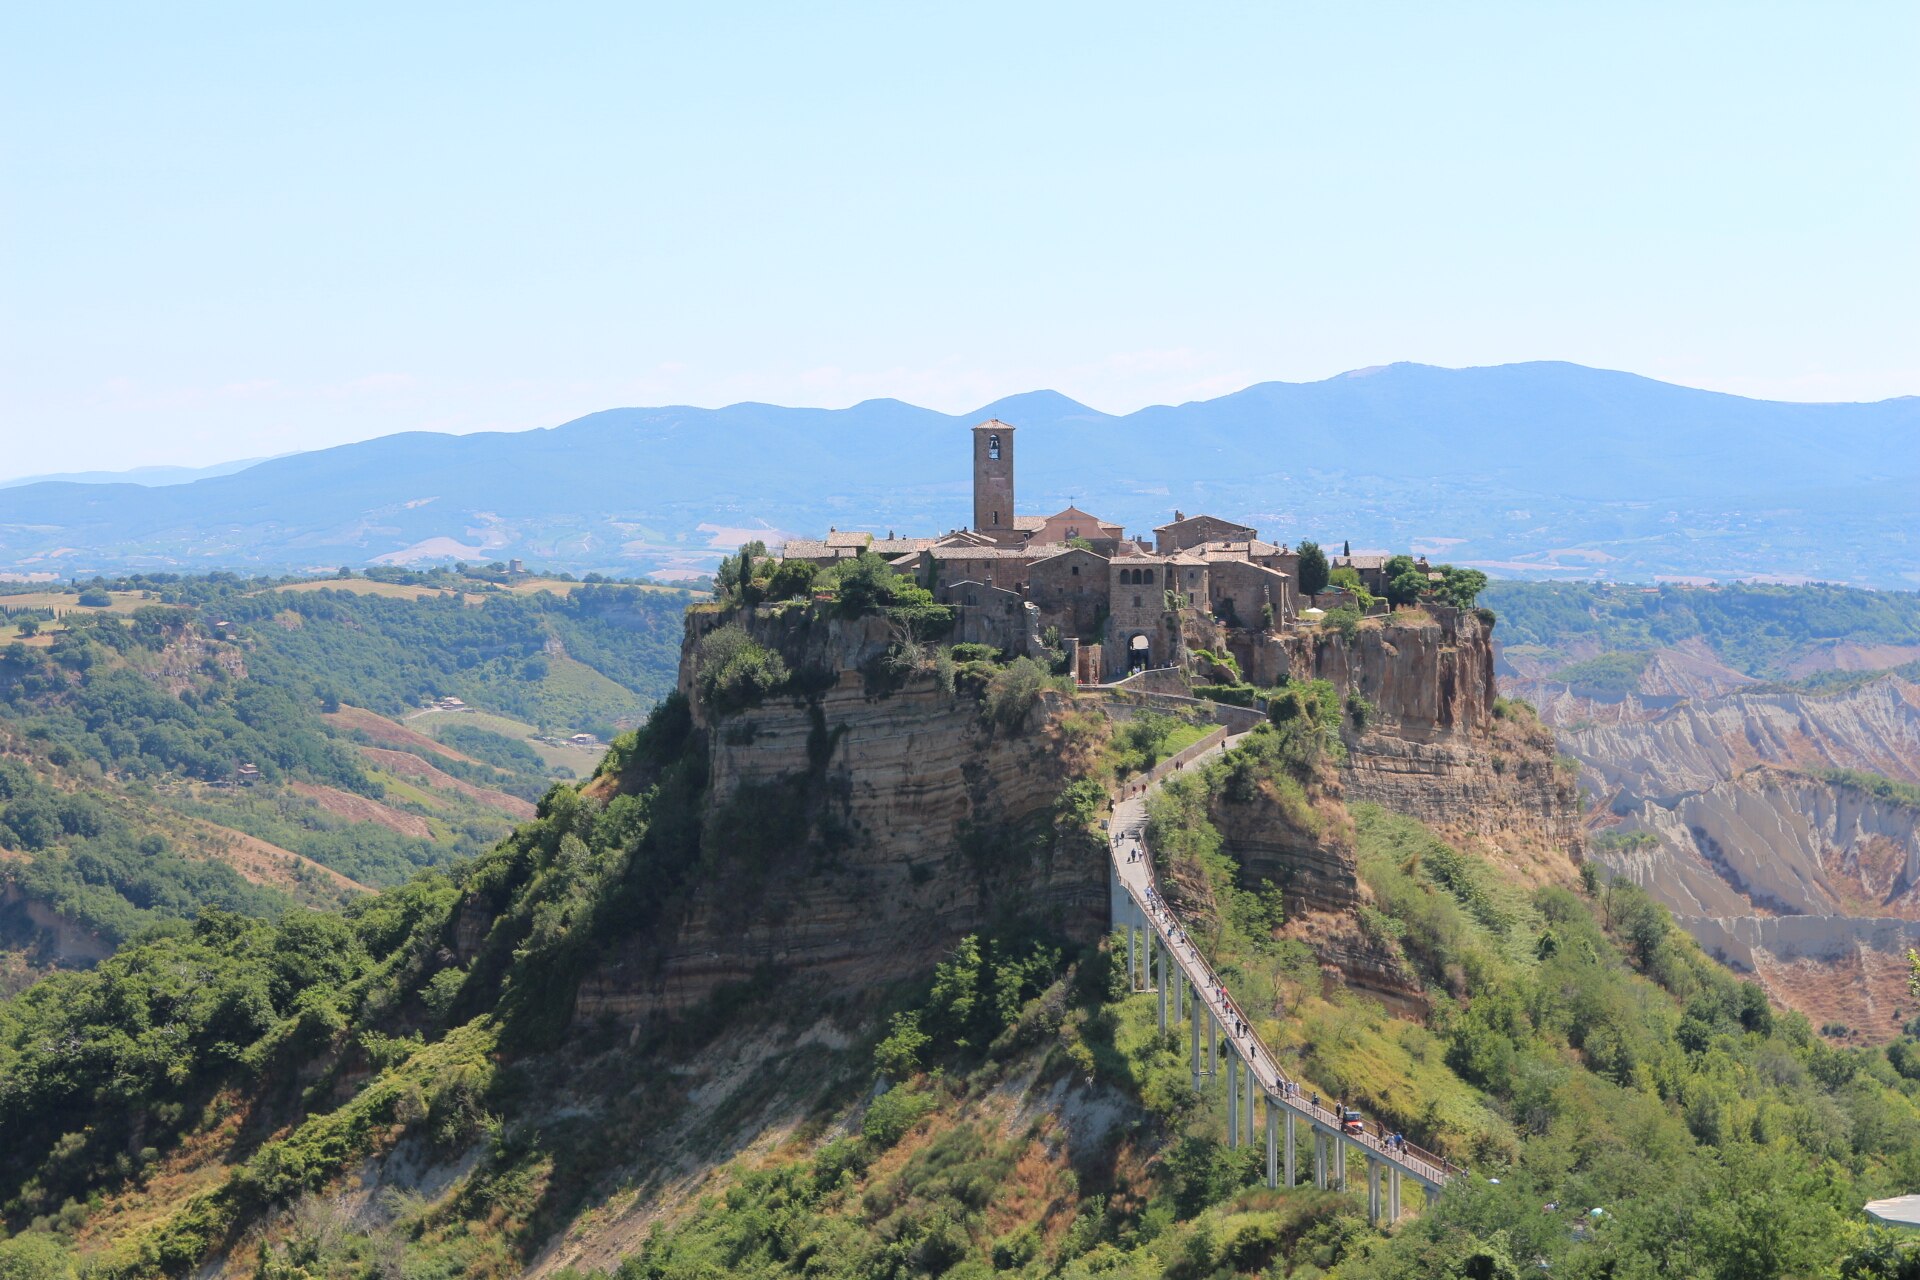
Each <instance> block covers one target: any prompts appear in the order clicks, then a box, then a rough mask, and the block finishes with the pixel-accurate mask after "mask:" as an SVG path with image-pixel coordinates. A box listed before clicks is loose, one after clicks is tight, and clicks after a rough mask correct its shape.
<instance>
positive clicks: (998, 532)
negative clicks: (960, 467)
mask: <svg viewBox="0 0 1920 1280" xmlns="http://www.w3.org/2000/svg"><path fill="white" fill-rule="evenodd" d="M973 527H974V530H975V532H978V533H985V534H991V535H993V536H994V537H1003V536H1009V535H1011V534H1012V533H1013V428H1012V427H1011V426H1009V425H1007V424H1006V423H1004V422H1002V421H1000V419H998V418H992V419H989V420H988V421H986V422H983V423H981V424H980V425H979V426H977V427H975V428H974V429H973Z"/></svg>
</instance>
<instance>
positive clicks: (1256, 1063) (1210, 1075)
mask: <svg viewBox="0 0 1920 1280" xmlns="http://www.w3.org/2000/svg"><path fill="white" fill-rule="evenodd" d="M1242 736H1244V735H1243V734H1239V733H1233V734H1230V733H1229V731H1228V730H1227V729H1225V728H1223V729H1218V730H1215V731H1214V732H1213V733H1211V734H1209V735H1208V736H1207V737H1206V738H1203V739H1201V740H1200V741H1199V742H1197V743H1195V744H1193V746H1191V747H1189V748H1187V749H1186V750H1185V751H1182V752H1180V753H1179V754H1178V755H1175V756H1174V757H1172V758H1171V759H1168V760H1166V761H1163V762H1162V763H1161V764H1160V765H1158V766H1156V767H1155V768H1154V770H1153V771H1152V772H1151V773H1149V774H1148V775H1147V778H1146V780H1145V781H1144V782H1135V783H1133V784H1131V785H1130V786H1129V788H1128V790H1127V793H1126V794H1125V795H1124V796H1123V797H1122V798H1121V800H1120V801H1119V803H1118V804H1116V805H1115V806H1114V810H1113V818H1112V821H1111V823H1110V824H1109V835H1108V853H1109V856H1110V858H1111V860H1112V868H1113V875H1112V887H1111V894H1110V912H1111V917H1112V924H1113V927H1114V928H1115V929H1124V930H1126V934H1127V980H1128V982H1129V984H1130V985H1131V987H1132V989H1133V990H1134V991H1135V992H1145V993H1150V994H1154V995H1157V997H1158V999H1159V1026H1160V1031H1161V1033H1162V1034H1165V1033H1166V1031H1167V1029H1168V1027H1169V1026H1174V1027H1177V1026H1179V1024H1180V1023H1181V1022H1183V1021H1184V1022H1187V1023H1188V1024H1189V1025H1190V1031H1189V1034H1188V1040H1189V1058H1190V1064H1191V1069H1192V1072H1193V1087H1194V1091H1195V1092H1199V1090H1200V1089H1201V1088H1202V1087H1203V1085H1207V1084H1211V1083H1212V1082H1214V1081H1216V1080H1219V1079H1220V1078H1221V1077H1222V1076H1223V1075H1224V1077H1225V1083H1226V1090H1227V1135H1228V1137H1227V1142H1228V1145H1229V1146H1233V1147H1238V1146H1240V1145H1241V1144H1242V1143H1243V1142H1244V1143H1253V1142H1256V1141H1258V1140H1259V1134H1258V1127H1259V1126H1258V1125H1257V1123H1256V1121H1257V1120H1258V1119H1259V1118H1260V1117H1259V1116H1258V1115H1257V1114H1256V1112H1257V1107H1256V1104H1257V1103H1258V1102H1259V1101H1260V1100H1263V1099H1264V1102H1265V1117H1264V1119H1265V1138H1266V1144H1267V1185H1268V1186H1270V1187H1291V1186H1294V1185H1296V1183H1297V1182H1298V1179H1297V1178H1296V1176H1295V1174H1296V1172H1297V1168H1296V1166H1297V1156H1298V1148H1299V1142H1300V1137H1301V1133H1300V1130H1301V1127H1302V1126H1305V1129H1306V1135H1307V1136H1308V1137H1309V1138H1310V1139H1311V1141H1312V1143H1313V1150H1312V1157H1311V1160H1312V1166H1311V1167H1312V1174H1313V1184H1314V1185H1315V1186H1316V1187H1322V1188H1324V1187H1329V1186H1334V1187H1339V1188H1341V1189H1343V1190H1344V1189H1345V1188H1346V1187H1347V1185H1348V1181H1347V1179H1348V1166H1349V1164H1350V1163H1351V1157H1358V1158H1360V1159H1362V1160H1364V1161H1365V1164H1366V1179H1367V1216H1368V1218H1369V1219H1370V1220H1371V1221H1372V1222H1373V1223H1374V1225H1376V1226H1378V1225H1380V1224H1382V1223H1391V1222H1394V1221H1397V1220H1398V1219H1399V1217H1400V1191H1401V1185H1402V1182H1403V1180H1405V1179H1408V1178H1411V1179H1412V1180H1413V1181H1414V1182H1416V1183H1418V1184H1419V1185H1420V1186H1421V1187H1422V1188H1424V1189H1425V1191H1426V1194H1427V1196H1428V1198H1429V1199H1431V1198H1432V1197H1434V1196H1437V1195H1438V1194H1439V1193H1440V1191H1441V1189H1442V1188H1444V1187H1445V1186H1446V1185H1447V1183H1448V1182H1449V1181H1451V1180H1452V1179H1454V1178H1458V1177H1460V1176H1462V1174H1463V1173H1464V1172H1465V1171H1464V1170H1463V1169H1462V1168H1461V1167H1460V1166H1459V1165H1456V1164H1452V1163H1450V1162H1449V1161H1447V1160H1445V1159H1443V1158H1442V1157H1440V1156H1437V1155H1434V1154H1433V1153H1432V1152H1429V1151H1425V1150H1422V1149H1421V1148H1419V1147H1417V1146H1415V1145H1414V1144H1412V1143H1410V1142H1406V1141H1404V1140H1399V1139H1397V1138H1396V1137H1395V1136H1394V1135H1392V1134H1389V1133H1386V1132H1383V1131H1382V1130H1381V1128H1380V1127H1379V1126H1378V1125H1377V1124H1375V1123H1373V1122H1372V1121H1365V1120H1363V1121H1361V1122H1360V1124H1359V1125H1358V1127H1357V1128H1351V1129H1350V1128H1348V1127H1347V1126H1346V1125H1344V1124H1342V1123H1341V1117H1340V1116H1339V1114H1338V1113H1337V1112H1336V1111H1335V1110H1334V1108H1333V1106H1331V1105H1329V1103H1328V1101H1327V1100H1323V1099H1320V1098H1319V1097H1318V1096H1317V1095H1316V1094H1315V1093H1313V1091H1312V1090H1310V1089H1303V1088H1302V1087H1301V1086H1300V1085H1299V1084H1298V1083H1297V1082H1295V1081H1294V1080H1292V1079H1291V1078H1289V1077H1288V1076H1287V1074H1286V1073H1285V1072H1284V1071H1282V1070H1281V1069H1280V1064H1279V1062H1278V1060H1277V1059H1275V1057H1274V1056H1273V1054H1272V1053H1271V1052H1270V1051H1269V1050H1268V1049H1267V1047H1266V1045H1264V1044H1262V1043H1261V1041H1260V1038H1259V1036H1258V1035H1257V1034H1256V1033H1255V1032H1254V1030H1253V1024H1252V1022H1251V1020H1250V1019H1248V1018H1247V1017H1246V1016H1245V1015H1244V1013H1243V1012H1242V1011H1241V1010H1240V1009H1239V1008H1238V1007H1237V1006H1236V1005H1235V1004H1234V1003H1233V1000H1232V998H1231V997H1230V996H1229V995H1228V994H1227V990H1226V987H1225V985H1224V984H1222V983H1221V981H1220V979H1219V976H1218V975H1217V974H1215V973H1214V972H1213V969H1212V968H1211V967H1210V966H1209V965H1208V964H1207V961H1206V958H1205V957H1204V956H1202V955H1201V954H1200V951H1199V949H1198V948H1197V947H1195V946H1194V945H1193V943H1192V942H1191V940H1189V938H1188V937H1187V933H1186V930H1185V929H1184V928H1183V927H1182V926H1181V924H1180V921H1179V920H1178V919H1177V918H1176V917H1175V916H1174V915H1173V913H1172V912H1171V911H1170V910H1168V908H1167V905H1166V901H1165V899H1163V898H1162V897H1161V896H1160V892H1159V887H1158V885H1156V884H1155V882H1154V875H1153V854H1152V850H1150V849H1149V848H1148V847H1147V844H1146V826H1147V799H1148V797H1149V796H1150V795H1151V794H1152V793H1153V792H1154V790H1156V789H1157V788H1159V787H1160V786H1161V785H1163V784H1164V782H1165V780H1166V779H1167V778H1168V777H1171V776H1173V775H1174V774H1175V773H1178V772H1180V771H1181V770H1183V769H1185V768H1186V767H1188V766H1189V765H1192V764H1195V763H1197V762H1199V761H1201V760H1203V759H1205V758H1206V757H1208V756H1212V755H1216V754H1218V753H1219V752H1221V751H1224V750H1225V749H1226V748H1227V747H1229V746H1231V745H1232V744H1233V743H1234V742H1235V741H1237V740H1238V739H1239V738H1240V737H1242ZM1136 853H1137V856H1135V855H1136ZM1223 1068H1224V1070H1223Z"/></svg>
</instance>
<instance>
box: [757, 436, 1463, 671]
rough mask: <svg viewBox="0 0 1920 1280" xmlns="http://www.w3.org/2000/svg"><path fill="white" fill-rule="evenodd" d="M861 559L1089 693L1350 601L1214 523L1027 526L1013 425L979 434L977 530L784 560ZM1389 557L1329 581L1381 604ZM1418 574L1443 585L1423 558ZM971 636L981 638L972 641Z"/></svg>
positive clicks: (1343, 563) (1075, 510) (1188, 519)
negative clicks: (1050, 653)
mask: <svg viewBox="0 0 1920 1280" xmlns="http://www.w3.org/2000/svg"><path fill="white" fill-rule="evenodd" d="M863 553H872V554H874V555H877V556H880V557H882V558H884V559H885V560H887V561H888V563H890V564H891V565H892V566H893V567H894V568H895V569H896V570H898V571H899V572H900V573H902V574H906V575H910V576H912V577H913V578H915V579H916V580H918V581H920V582H921V583H923V584H924V585H926V586H928V587H929V588H930V589H932V590H933V591H934V593H935V595H936V597H937V598H938V599H939V600H940V601H941V602H942V603H944V604H951V605H957V606H961V607H962V608H963V609H964V611H965V614H964V616H963V626H962V632H963V634H961V635H960V636H959V637H958V638H960V639H983V640H988V641H990V642H993V643H997V644H999V645H1000V647H1003V648H1011V649H1016V650H1017V649H1020V648H1022V647H1023V646H1022V645H1021V644H1020V643H1018V640H1019V638H1020V636H1021V635H1022V634H1023V633H1029V634H1031V635H1034V636H1038V635H1040V634H1046V633H1049V632H1051V633H1053V635H1054V637H1056V638H1057V642H1058V643H1059V645H1060V647H1062V648H1064V649H1065V650H1066V651H1067V652H1068V654H1069V655H1070V657H1071V659H1072V663H1073V668H1074V671H1075V674H1076V675H1077V676H1078V677H1079V678H1080V680H1081V681H1082V682H1084V683H1098V682H1100V681H1103V680H1111V679H1115V678H1119V677H1123V676H1125V675H1127V674H1129V673H1131V672H1134V671H1140V670H1143V669H1149V668H1155V667H1164V666H1170V665H1174V664H1176V663H1180V662H1182V661H1183V660H1184V659H1185V657H1186V656H1187V654H1188V653H1189V652H1190V651H1191V650H1192V649H1193V648H1194V643H1193V642H1194V641H1195V640H1196V639H1200V640H1206V639H1208V638H1209V637H1217V640H1218V643H1219V645H1220V651H1221V652H1226V651H1227V650H1228V649H1229V648H1230V647H1238V646H1231V645H1229V644H1228V643H1227V642H1228V640H1229V639H1230V636H1229V635H1228V634H1225V633H1234V632H1237V633H1240V634H1241V635H1242V636H1243V637H1244V636H1245V635H1246V634H1247V633H1269V634H1271V633H1276V632H1281V631H1285V630H1287V629H1290V628H1292V627H1294V626H1296V625H1299V624H1301V623H1302V622H1307V623H1312V622H1316V621H1317V620H1318V619H1319V618H1320V616H1322V614H1323V613H1324V612H1325V610H1327V609H1331V608H1337V607H1340V606H1341V605H1343V604H1346V603H1350V602H1351V601H1352V600H1353V599H1354V597H1352V596H1349V595H1347V594H1346V593H1342V592H1339V591H1335V592H1333V593H1330V594H1321V595H1319V596H1315V597H1313V598H1310V599H1303V597H1302V595H1301V593H1300V591H1299V582H1300V552H1299V550H1298V549H1297V548H1290V547H1288V546H1286V545H1285V544H1284V543H1272V542H1264V541H1262V540H1261V538H1260V531H1259V530H1258V529H1254V528H1252V527H1250V526H1248V525H1244V524H1238V523H1236V522H1234V521H1232V520H1225V519H1222V518H1220V517H1219V516H1211V515H1188V514H1186V513H1185V512H1182V511H1175V512H1174V513H1173V519H1172V520H1171V521H1169V522H1168V523H1166V524H1163V525H1160V526H1158V527H1157V528H1155V529H1154V530H1153V538H1152V541H1148V540H1147V539H1145V538H1140V537H1129V536H1128V535H1127V532H1126V530H1125V529H1123V528H1122V527H1121V526H1119V525H1117V524H1114V523H1113V522H1111V521H1108V520H1103V519H1101V518H1100V517H1098V516H1096V515H1094V514H1092V513H1091V512H1088V511H1083V510H1081V509H1080V508H1079V507H1077V506H1069V507H1068V508H1067V509H1066V510H1064V511H1059V512H1055V513H1054V514H1053V515H1050V516H1024V515H1020V514H1018V512H1017V509H1016V507H1015V505H1014V427H1013V426H1012V425H1011V424H1009V423H1005V422H1001V421H999V420H998V419H994V420H991V421H988V422H983V423H981V424H980V425H979V426H977V427H974V428H973V523H972V525H971V527H969V528H965V529H957V530H954V531H952V532H950V533H946V534H943V535H941V536H939V537H931V538H915V537H897V536H895V535H894V533H893V531H891V530H889V531H888V532H887V535H886V536H885V537H884V538H883V537H876V536H875V535H874V534H872V533H870V532H860V531H842V530H838V529H831V530H828V532H827V536H826V537H825V538H823V539H818V540H814V539H794V540H790V541H789V542H787V543H786V545H785V546H784V548H782V550H781V557H782V559H785V560H802V561H807V562H810V563H813V564H816V565H819V566H822V567H826V566H830V565H833V564H835V563H837V562H840V561H844V560H847V559H851V558H853V557H856V556H859V555H861V554H863ZM1390 558H1391V557H1389V555H1388V554H1386V553H1384V552H1382V553H1357V554H1356V553H1354V552H1353V551H1352V549H1351V548H1350V547H1343V548H1342V549H1341V550H1340V551H1339V552H1337V553H1333V552H1330V553H1327V556H1326V559H1327V562H1328V568H1329V570H1339V569H1351V570H1353V571H1354V576H1355V578H1357V580H1358V584H1359V585H1360V586H1361V587H1362V588H1363V589H1364V590H1365V591H1367V592H1368V593H1370V594H1375V595H1382V596H1384V595H1386V594H1387V585H1388V584H1387V576H1388V565H1389V560H1390ZM1413 564H1414V568H1415V570H1416V571H1417V572H1418V573H1420V574H1421V575H1423V576H1426V577H1431V578H1433V579H1434V580H1435V581H1438V580H1439V578H1440V577H1441V575H1440V574H1439V573H1438V572H1437V571H1435V570H1434V569H1433V568H1432V567H1431V566H1429V565H1428V564H1427V563H1426V561H1424V560H1420V561H1415V562H1413ZM1340 576H1341V577H1342V578H1345V577H1346V575H1340ZM974 631H978V632H980V633H982V634H980V635H977V636H976V635H973V634H966V633H970V632H974ZM1010 639H1011V640H1012V641H1013V642H1011V643H1010V642H1009V641H1010Z"/></svg>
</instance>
